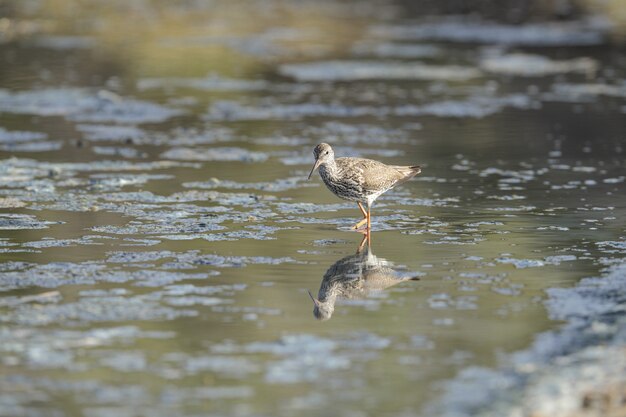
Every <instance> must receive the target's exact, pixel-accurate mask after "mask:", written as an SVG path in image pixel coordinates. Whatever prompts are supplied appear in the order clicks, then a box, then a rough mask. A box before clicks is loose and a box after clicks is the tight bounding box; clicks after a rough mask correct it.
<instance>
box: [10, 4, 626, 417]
mask: <svg viewBox="0 0 626 417" xmlns="http://www.w3.org/2000/svg"><path fill="white" fill-rule="evenodd" d="M142 4H143V3H138V4H137V5H135V6H133V7H131V6H128V9H124V10H117V9H113V8H107V7H105V6H102V10H99V13H92V12H91V11H89V12H88V11H87V10H80V9H78V10H77V13H78V15H77V16H75V17H73V18H69V17H68V15H65V14H64V13H65V12H64V11H63V10H58V9H50V8H49V7H52V6H50V5H48V4H47V3H46V2H41V4H40V5H39V6H38V7H34V9H33V11H30V12H28V13H26V12H24V13H23V14H17V15H16V16H14V17H12V19H14V20H12V22H15V24H17V23H19V22H21V23H22V26H21V27H29V28H32V30H31V31H29V32H28V33H21V32H20V33H17V34H16V33H13V37H9V36H8V35H7V36H6V38H5V39H3V41H2V43H1V44H0V57H2V60H3V62H5V63H7V65H3V66H2V68H1V69H0V87H1V88H2V89H1V90H0V158H1V159H2V160H1V161H0V207H2V210H1V212H0V230H2V234H1V238H0V291H2V293H1V294H2V297H0V309H1V311H2V315H1V317H0V321H1V322H2V323H1V324H0V335H1V336H0V337H1V339H2V343H1V344H0V350H1V355H0V357H1V359H0V367H1V369H2V372H1V373H2V378H0V386H1V389H0V392H2V394H0V414H2V415H7V416H9V415H10V416H17V415H28V416H36V415H42V416H43V415H46V416H50V415H55V416H56V415H58V416H98V417H99V416H136V415H155V416H159V415H163V416H171V415H178V416H197V415H232V416H236V415H255V416H257V415H268V416H283V415H284V416H289V415H294V414H296V413H297V414H298V415H302V416H320V415H328V414H333V415H340V416H344V415H345V416H348V415H350V416H352V415H357V414H358V415H362V414H366V413H367V414H375V415H380V416H396V415H425V414H424V413H426V411H424V410H425V409H426V407H427V406H432V403H433V402H434V403H436V402H437V401H438V400H437V399H438V398H439V396H440V395H441V394H442V393H443V391H444V388H443V387H445V383H446V381H449V380H451V379H453V378H454V377H455V375H457V374H458V373H459V372H462V371H463V370H466V369H468V368H470V367H488V368H492V367H497V366H498V365H499V364H500V363H501V362H502V357H503V356H506V355H507V354H509V353H511V352H515V351H518V350H521V349H524V348H526V347H528V346H529V345H530V344H531V343H532V342H533V340H534V338H535V337H536V335H537V334H539V333H541V332H545V331H548V330H554V329H556V328H558V326H559V325H560V322H559V321H558V320H551V319H550V318H549V316H548V314H547V312H546V309H545V306H544V301H545V300H546V298H547V295H546V292H545V291H546V289H549V288H554V287H571V286H573V285H575V284H576V283H577V282H578V281H579V280H580V279H581V278H583V277H588V276H597V275H599V274H600V270H601V269H602V268H603V266H604V265H605V264H606V260H607V259H609V258H620V257H622V256H623V252H624V247H623V236H624V223H623V218H624V215H625V214H626V213H624V207H625V206H624V204H623V201H624V200H623V193H624V185H623V184H624V180H625V175H624V157H623V152H624V135H625V134H626V132H625V130H624V123H623V120H624V111H625V110H624V109H625V107H624V106H625V103H624V98H625V97H626V92H625V89H624V76H625V67H624V61H623V59H621V58H620V57H619V56H618V54H616V53H615V51H616V50H617V48H618V46H616V45H615V44H612V43H611V42H610V41H609V37H610V29H609V28H608V27H607V26H606V24H605V22H604V21H596V20H591V21H587V20H581V21H576V22H574V23H571V24H570V23H556V24H554V25H547V24H532V25H521V26H507V25H500V24H493V25H492V24H486V23H483V24H481V23H480V22H479V23H475V22H473V21H470V22H469V23H468V22H466V21H459V20H458V19H443V20H436V21H435V23H433V21H431V20H428V21H424V22H422V21H416V20H414V19H408V18H406V17H405V16H404V15H403V14H402V13H401V12H399V9H397V8H396V7H385V8H376V7H369V6H368V7H364V8H363V10H362V13H359V14H356V15H355V14H354V13H352V12H350V9H349V8H344V7H343V6H342V5H337V4H334V3H330V4H327V3H319V4H318V3H310V4H309V3H307V4H305V5H297V6H296V5H293V4H289V3H288V4H286V5H285V4H274V3H273V2H269V3H265V2H259V3H253V4H251V5H249V7H251V10H250V11H249V13H247V14H246V16H242V14H241V13H240V12H239V11H237V10H233V9H232V8H231V6H227V5H220V6H216V8H215V9H213V10H209V9H207V8H203V7H199V6H198V7H197V8H193V7H192V8H191V9H185V8H177V7H174V6H167V8H165V9H158V8H152V7H151V6H148V5H145V4H144V5H143V6H142ZM164 7H165V6H164ZM300 7H305V8H306V10H305V11H303V10H302V9H301V8H300ZM166 11H167V13H166ZM52 12H54V13H52ZM51 13H52V14H51ZM46 15H47V16H51V17H49V18H48V19H46V20H45V21H42V20H39V19H38V18H37V17H38V16H46ZM128 16H130V17H131V18H134V19H135V20H136V24H133V25H132V26H131V27H125V30H124V31H123V32H122V31H120V25H121V23H120V22H121V21H123V20H124V19H125V18H128ZM253 16H254V18H252V17H253ZM27 23H28V24H30V25H31V26H28V25H27ZM441 28H446V30H445V31H443V30H442V29H441ZM521 69H523V70H521ZM322 141H324V142H328V143H331V144H332V145H333V147H334V148H335V152H336V154H337V155H341V156H362V157H369V158H375V159H378V160H381V161H384V162H388V163H393V164H407V165H408V164H419V165H421V166H422V167H423V172H422V174H421V175H420V176H418V177H417V178H416V179H415V180H413V181H411V182H408V183H406V184H404V185H402V186H401V187H399V188H397V189H395V190H393V191H391V192H388V193H386V194H385V195H383V196H382V197H380V198H379V199H378V201H377V202H376V204H375V206H374V208H373V211H372V213H373V229H374V231H373V233H372V236H371V242H370V244H371V247H370V249H369V255H370V256H369V258H368V257H360V256H357V255H356V254H357V251H358V250H359V244H360V242H361V238H362V236H361V235H360V234H359V233H356V232H353V231H351V230H350V225H352V224H353V223H355V222H356V221H357V220H358V217H359V215H360V213H359V211H358V209H357V207H356V205H353V204H352V203H348V202H344V201H341V200H339V199H337V198H336V197H335V196H333V195H332V194H331V193H329V192H328V190H327V189H326V188H325V187H324V186H323V185H322V184H321V180H320V179H319V177H318V176H315V177H314V178H313V179H312V180H311V181H306V176H307V175H308V171H309V169H310V167H311V165H312V163H313V159H312V158H313V157H312V149H313V147H314V146H315V145H316V144H317V143H319V142H322ZM355 256H356V257H355ZM345 259H351V260H352V261H351V262H353V264H352V266H351V267H350V268H352V269H350V270H349V271H348V272H346V273H344V274H343V275H342V276H344V277H346V276H347V278H346V280H347V281H346V282H348V283H349V284H350V285H360V284H359V282H361V281H359V280H363V274H362V271H361V272H359V271H360V270H359V266H362V269H363V270H365V269H368V268H369V270H371V269H372V268H383V267H384V268H386V269H384V270H382V271H383V273H389V270H391V271H392V272H393V273H394V274H395V275H393V274H392V278H391V279H397V280H398V281H399V282H397V283H393V284H395V285H390V286H388V288H385V289H383V288H378V289H377V290H376V291H372V292H368V291H362V292H361V293H360V295H359V296H350V297H339V299H338V300H337V301H336V303H335V305H334V310H333V313H332V317H330V318H328V319H327V320H324V321H320V320H317V319H316V318H315V316H314V314H313V308H314V303H313V302H312V300H311V299H310V298H309V295H308V293H307V291H311V293H313V294H314V296H317V295H318V290H319V289H320V286H321V285H322V281H323V279H324V276H325V274H327V271H329V270H331V269H332V268H333V267H335V269H336V266H337V265H338V263H341V262H342V260H343V261H345ZM368 262H369V264H368ZM355 267H356V269H355ZM377 271H379V272H380V271H381V269H378V270H377ZM409 277H414V278H419V280H410V279H407V278H409ZM363 282H364V281H363ZM448 400H449V397H448Z"/></svg>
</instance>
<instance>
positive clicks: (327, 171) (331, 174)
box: [320, 159, 338, 178]
mask: <svg viewBox="0 0 626 417" xmlns="http://www.w3.org/2000/svg"><path fill="white" fill-rule="evenodd" d="M320 168H321V170H322V171H323V172H322V175H324V176H326V177H328V178H335V177H337V171H338V170H337V163H336V162H335V160H334V159H331V160H330V161H328V162H324V163H323V164H322V165H321V166H320Z"/></svg>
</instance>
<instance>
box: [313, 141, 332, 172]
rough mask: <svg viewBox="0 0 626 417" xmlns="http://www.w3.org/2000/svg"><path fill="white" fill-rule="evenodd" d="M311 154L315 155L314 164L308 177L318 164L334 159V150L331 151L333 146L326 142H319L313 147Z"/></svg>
mask: <svg viewBox="0 0 626 417" xmlns="http://www.w3.org/2000/svg"><path fill="white" fill-rule="evenodd" d="M313 156H315V164H313V169H311V172H310V173H309V179H310V178H311V175H313V172H315V170H316V169H317V168H318V167H319V166H320V165H322V164H324V163H326V162H330V161H332V160H333V159H335V152H333V148H331V147H330V145H329V144H328V143H320V144H319V145H317V146H316V147H315V149H313Z"/></svg>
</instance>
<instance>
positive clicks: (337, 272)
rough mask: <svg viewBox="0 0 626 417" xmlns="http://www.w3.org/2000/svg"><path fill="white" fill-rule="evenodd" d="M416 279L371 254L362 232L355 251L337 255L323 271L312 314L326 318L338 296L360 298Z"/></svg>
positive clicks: (366, 238) (367, 238)
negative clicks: (335, 260)
mask: <svg viewBox="0 0 626 417" xmlns="http://www.w3.org/2000/svg"><path fill="white" fill-rule="evenodd" d="M418 279H419V278H418V277H417V276H415V275H410V274H407V273H406V272H404V271H403V270H402V269H401V268H397V267H394V265H393V263H391V262H389V261H387V260H386V259H383V258H379V257H377V256H376V255H374V254H373V253H372V250H371V247H370V239H369V234H366V235H365V236H364V237H363V240H362V241H361V244H360V245H359V248H358V249H357V252H356V254H354V255H350V256H346V257H345V258H341V259H340V260H338V261H337V262H335V263H334V264H333V265H331V266H330V268H328V271H326V273H325V274H324V278H323V279H322V283H321V284H320V289H319V292H318V294H317V298H315V297H314V296H313V294H311V291H309V296H310V297H311V299H312V300H313V304H314V305H313V315H314V316H315V318H316V319H318V320H328V319H330V318H331V317H332V315H333V312H334V311H335V302H337V300H342V299H357V300H358V299H362V298H366V297H367V296H369V295H370V294H373V293H376V292H379V291H382V290H384V289H386V288H389V287H392V286H394V285H396V284H399V283H401V282H404V281H411V280H413V281H415V280H418Z"/></svg>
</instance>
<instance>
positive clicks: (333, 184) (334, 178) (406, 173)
mask: <svg viewBox="0 0 626 417" xmlns="http://www.w3.org/2000/svg"><path fill="white" fill-rule="evenodd" d="M313 154H314V155H315V164H314V165H313V169H312V170H311V173H310V174H309V179H310V178H311V175H313V172H314V171H315V170H316V169H317V168H319V171H320V176H321V177H322V180H323V181H324V184H326V187H328V189H329V190H330V191H332V192H333V194H335V195H336V196H337V197H339V198H343V199H344V200H348V201H356V203H357V204H358V205H359V209H360V210H361V213H363V220H361V221H360V222H358V223H357V224H355V225H354V226H353V227H352V228H353V229H359V228H360V227H362V226H363V225H365V224H366V225H367V227H366V230H367V231H368V232H369V230H370V228H371V216H370V209H371V207H372V204H373V203H374V200H376V199H377V198H378V197H379V196H380V195H381V194H382V193H384V192H386V191H388V190H390V189H392V188H393V187H395V186H396V185H399V184H402V183H403V182H406V181H408V180H410V179H411V178H413V177H414V176H416V175H417V174H419V173H420V172H421V171H422V169H421V168H420V167H419V166H417V165H412V166H400V165H386V164H383V163H382V162H378V161H374V160H372V159H365V158H352V157H347V158H335V153H334V152H333V148H331V146H330V145H329V144H327V143H320V144H319V145H317V146H316V147H315V149H314V150H313ZM364 204H365V206H366V207H367V210H365V209H364V208H363V205H364Z"/></svg>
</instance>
